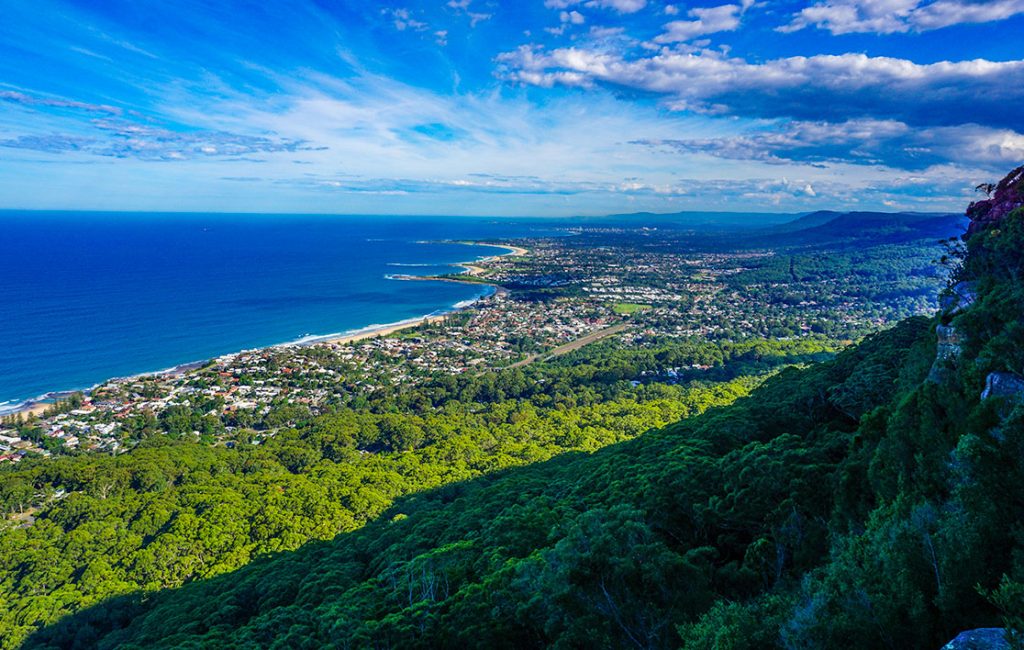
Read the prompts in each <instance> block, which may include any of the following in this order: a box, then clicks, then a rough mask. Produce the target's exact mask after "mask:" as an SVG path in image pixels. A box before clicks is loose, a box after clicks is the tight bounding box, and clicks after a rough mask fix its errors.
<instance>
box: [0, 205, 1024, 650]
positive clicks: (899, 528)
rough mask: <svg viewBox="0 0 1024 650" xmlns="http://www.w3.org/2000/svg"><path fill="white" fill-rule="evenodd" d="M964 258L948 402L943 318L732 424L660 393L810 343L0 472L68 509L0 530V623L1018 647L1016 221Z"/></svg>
mask: <svg viewBox="0 0 1024 650" xmlns="http://www.w3.org/2000/svg"><path fill="white" fill-rule="evenodd" d="M967 248H968V254H967V257H966V259H965V260H964V263H963V266H962V268H961V269H960V270H959V271H958V275H959V277H957V278H956V280H958V281H962V280H970V281H971V282H974V283H976V286H977V299H976V301H975V304H974V305H973V306H972V307H971V308H970V309H968V310H966V311H965V312H963V313H962V314H960V315H958V316H956V317H955V318H953V319H952V321H953V324H954V325H955V326H956V327H957V328H958V330H959V331H960V332H961V333H962V336H963V339H964V346H963V352H962V354H961V356H960V359H959V361H958V362H957V363H956V364H955V366H954V367H952V369H951V372H950V373H949V375H948V376H946V377H945V378H943V380H942V381H941V382H939V383H937V382H934V381H928V380H926V378H927V377H928V375H929V369H930V367H931V365H932V361H933V360H934V359H935V354H936V344H935V332H934V330H935V325H936V321H937V320H938V319H925V318H912V319H908V320H906V321H904V322H902V323H901V324H900V325H898V326H897V327H895V328H893V329H891V330H889V331H886V332H883V333H880V334H877V335H873V336H870V337H868V338H867V339H865V340H864V341H862V342H861V343H859V344H858V345H856V346H853V347H851V348H849V349H847V350H845V351H844V352H842V353H840V354H839V355H838V356H837V357H836V358H835V359H834V360H831V361H826V362H823V363H819V364H815V365H811V366H808V367H805V368H793V367H790V368H787V369H784V370H782V371H780V372H777V374H775V375H774V376H773V377H771V378H770V379H768V380H766V381H765V382H764V383H763V384H761V385H760V386H759V387H757V388H756V389H754V391H753V393H752V394H751V395H750V396H748V397H743V398H740V399H738V400H736V401H735V402H734V403H731V404H729V402H732V400H733V399H734V398H735V397H737V396H738V395H739V394H741V393H743V392H745V387H746V386H748V385H750V384H752V382H751V381H750V380H734V381H733V382H732V383H729V384H725V385H724V386H723V385H699V384H698V385H694V384H685V383H684V384H682V385H679V386H674V385H669V384H667V383H662V382H660V381H655V380H654V379H653V378H656V377H660V376H661V374H662V373H664V372H666V370H667V369H668V368H672V367H674V366H691V365H692V364H695V363H697V364H701V365H704V364H707V365H710V366H712V367H713V371H712V372H713V373H717V374H713V378H715V379H723V380H728V379H731V378H733V377H736V376H738V375H737V374H735V373H736V372H737V371H736V370H735V368H736V365H735V364H751V365H749V366H746V367H748V368H751V369H756V371H765V370H768V369H770V368H772V367H774V366H777V365H781V363H775V362H774V361H772V360H771V359H772V356H773V355H780V356H781V357H783V358H790V360H793V357H792V356H790V355H797V356H799V357H801V358H800V359H799V360H802V361H809V360H811V359H810V358H807V357H805V356H803V355H814V354H816V353H818V352H821V351H822V350H821V349H807V350H802V351H801V350H797V349H794V348H789V349H786V350H785V351H783V350H782V349H780V348H774V347H772V346H771V345H768V346H767V347H764V348H762V349H758V347H757V345H758V344H755V343H746V344H730V345H721V346H717V348H716V349H714V350H712V349H707V348H701V347H700V346H696V347H693V348H689V347H686V346H687V344H685V343H684V344H680V345H679V346H676V347H672V346H666V347H665V348H664V349H658V348H657V347H655V348H653V349H650V350H645V351H629V350H617V349H615V348H614V346H611V345H610V344H605V345H603V346H597V347H595V348H594V349H593V350H591V351H590V353H589V355H584V354H583V353H575V354H574V355H567V356H566V357H564V358H562V359H560V360H558V361H557V362H555V363H553V364H550V365H548V366H545V367H544V369H543V370H542V371H541V370H536V369H532V370H528V371H518V370H515V371H508V372H503V373H497V374H493V373H492V374H489V375H486V376H481V377H479V378H448V379H443V380H438V381H436V382H434V383H430V384H428V385H426V387H425V388H424V389H423V390H415V391H402V390H398V391H396V392H395V394H394V395H391V396H389V397H388V398H384V397H382V396H371V397H370V398H367V399H366V400H365V402H364V403H363V406H365V407H366V408H359V409H357V408H352V407H351V405H348V406H339V408H337V409H336V410H335V411H334V412H333V413H331V414H328V415H325V416H321V417H319V418H315V419H312V420H311V421H310V422H308V423H304V424H302V425H301V426H299V427H297V428H296V429H295V430H291V431H285V432H282V433H280V434H279V435H277V436H275V437H274V438H273V439H271V440H268V441H267V442H266V443H265V444H263V445H260V446H248V445H241V447H240V449H237V450H226V449H221V448H209V447H201V446H196V445H189V444H186V443H181V442H173V441H172V442H167V441H164V440H163V439H155V440H154V441H151V442H148V443H146V444H145V445H143V447H142V448H140V449H138V450H136V451H134V452H132V453H131V454H130V455H127V456H124V457H121V458H117V459H94V460H91V461H90V462H84V461H82V460H81V459H59V460H56V461H54V462H52V463H48V464H43V463H40V464H37V465H35V466H30V467H29V468H28V469H26V470H22V471H19V472H18V473H12V475H11V476H14V477H16V478H17V480H18V481H21V487H19V483H18V482H17V481H7V482H5V491H4V492H3V493H2V497H3V499H4V500H5V501H4V503H5V504H6V505H7V507H8V509H10V510H14V511H17V510H18V508H19V503H20V502H24V501H25V500H26V499H29V501H30V503H35V502H34V501H32V499H34V498H35V497H34V496H33V497H27V496H26V490H25V486H26V485H28V486H30V490H32V491H36V490H39V489H44V488H45V489H51V490H52V489H53V488H54V487H56V486H58V485H59V486H61V487H63V488H65V489H67V490H69V491H70V492H73V494H70V495H69V496H66V497H64V498H63V499H59V500H58V499H56V498H55V500H54V501H53V502H46V504H45V505H44V508H43V510H42V511H41V512H40V515H41V516H40V518H39V519H38V520H37V521H36V523H35V524H34V525H33V526H32V527H31V528H28V529H16V530H10V531H7V532H6V533H5V534H4V537H3V543H4V547H3V550H4V553H2V554H0V557H3V558H4V559H3V560H2V561H3V562H4V564H3V566H2V567H0V575H2V576H3V580H4V583H3V584H2V587H3V588H4V590H5V595H6V594H15V595H17V597H16V598H9V597H8V598H9V599H8V601H7V602H9V603H11V606H10V607H8V610H7V611H6V612H5V613H4V614H3V615H2V616H3V617H4V618H3V619H2V623H3V625H4V629H5V631H7V632H8V633H9V634H10V635H11V636H10V637H9V638H18V637H20V636H24V635H26V634H28V633H29V632H30V631H31V630H32V629H33V628H34V627H37V626H39V625H40V624H43V623H45V624H48V626H47V627H44V628H43V629H42V630H41V631H39V632H36V633H35V634H34V635H33V636H31V637H29V641H28V645H29V646H31V647H53V648H56V647H61V648H64V647H83V648H84V647H100V648H149V647H181V648H185V647H189V648H193V647H237V648H249V647H279V648H321V647H338V648H357V647H375V648H390V647H402V648H405V647H412V648H416V647H424V648H426V647H451V648H463V647H486V648H530V647H556V648H577V647H626V648H678V647H683V648H688V649H712V648H714V649H719V648H723V649H724V648H751V649H752V648H764V647H783V648H793V649H796V648H893V649H896V648H899V649H902V648H910V649H915V648H922V649H924V648H928V649H932V648H937V647H940V646H941V645H942V644H943V643H944V642H946V641H948V640H949V639H950V638H952V637H953V636H955V635H956V633H957V632H959V631H961V630H963V629H967V628H974V627H985V626H1000V625H1002V626H1006V627H1007V628H1008V629H1009V630H1010V632H1009V634H1010V636H1011V638H1012V639H1013V640H1014V641H1015V642H1017V643H1020V640H1021V638H1022V637H1021V634H1024V631H1022V630H1021V626H1022V618H1021V612H1022V610H1021V607H1022V606H1024V605H1022V594H1024V588H1022V587H1021V585H1022V584H1024V524H1022V522H1024V480H1022V478H1024V407H1022V406H1021V405H1019V404H1015V403H1012V402H1007V401H1006V400H1000V399H995V400H985V401H982V400H981V399H980V392H981V388H982V386H983V383H984V378H985V376H986V374H987V373H988V372H990V371H1010V372H1018V373H1019V372H1021V371H1022V363H1024V352H1022V350H1024V346H1022V343H1024V341H1022V339H1021V323H1022V319H1024V290H1022V288H1021V279H1022V276H1021V273H1022V270H1021V255H1022V253H1021V251H1022V250H1024V216H1022V215H1021V214H1020V213H1018V214H1016V215H1014V216H1012V217H1010V218H1008V219H1006V220H1004V221H1003V222H1002V223H1001V224H1000V230H999V231H998V232H997V231H994V230H983V231H981V232H980V233H978V234H977V235H975V236H974V237H972V238H971V240H970V241H969V242H968V245H967ZM773 264H774V263H773ZM776 270H777V269H772V268H766V269H765V272H775V271H776ZM786 272H793V273H799V272H800V271H799V269H796V268H788V269H786ZM745 345H746V346H749V347H743V346H745ZM776 345H778V344H776ZM783 352H784V353H783ZM538 372H543V373H544V374H543V376H541V375H538V374H533V373H538ZM645 372H646V373H648V374H646V375H644V374H640V376H642V377H647V378H648V380H647V384H644V383H641V385H639V386H630V385H629V384H628V382H627V381H626V380H627V379H629V378H631V377H635V376H637V375H638V373H645ZM684 374H685V373H684ZM744 374H745V373H744ZM540 379H543V380H544V381H539V380H540ZM690 379H692V378H690V377H684V380H687V381H688V380H690ZM726 404H728V405H726ZM706 407H711V408H709V409H708V410H707V411H706V412H704V413H703V414H700V415H698V413H700V412H701V411H704V409H705V408H706ZM684 416H693V417H688V418H687V419H683V420H682V421H680V422H678V423H676V424H673V425H670V426H667V427H664V428H662V429H660V430H657V431H648V432H646V433H645V432H644V431H645V430H646V428H647V426H645V425H647V424H648V423H649V422H651V421H653V420H657V419H658V418H664V420H663V421H667V419H678V418H682V417H684ZM640 434H642V435H640ZM562 450H570V451H569V453H563V454H560V455H557V452H559V451H562ZM582 452H593V453H582ZM22 507H24V506H23V505H22ZM115 521H125V522H128V523H127V525H125V526H123V527H118V526H115V525H113V522H115ZM364 522H365V525H363V526H362V527H360V526H361V525H362V524H363V523H364ZM338 533H341V534H338ZM239 540H242V541H241V542H239ZM308 540H315V541H312V542H308V543H307V541H308ZM97 549H100V550H98V551H97ZM123 549H130V552H125V551H124V550H123ZM275 551H280V552H276V553H272V552H275ZM257 556H259V557H257ZM253 557H257V559H256V560H255V561H253V562H250V563H248V564H246V562H247V561H248V560H249V559H250V558H253ZM242 565H245V566H242ZM237 567H241V568H237ZM158 589H159V590H158ZM31 594H38V597H35V598H33V597H32V595H31ZM112 595H116V597H114V598H110V596H112ZM104 598H106V600H102V602H100V601H101V599H104ZM68 603H70V604H68ZM88 605H93V606H91V607H85V608H84V609H81V608H82V607H83V606H88ZM79 609H81V611H78V613H75V614H73V615H71V616H67V617H64V618H63V619H60V620H56V619H57V618H58V617H57V616H56V615H55V614H54V612H55V611H57V612H61V611H75V610H79Z"/></svg>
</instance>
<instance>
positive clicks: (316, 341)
mask: <svg viewBox="0 0 1024 650" xmlns="http://www.w3.org/2000/svg"><path fill="white" fill-rule="evenodd" d="M450 243H457V244H468V245H473V246H490V247H491V248H502V249H505V250H506V251H508V252H506V253H500V254H498V255H488V256H485V257H481V258H478V259H476V260H474V261H473V262H453V263H451V264H449V266H457V267H464V268H465V267H467V266H469V265H472V264H479V263H481V262H487V261H490V260H494V259H497V258H499V257H505V256H508V255H528V254H529V251H528V250H527V249H525V248H521V247H519V246H511V245H505V244H489V243H486V244H485V243H483V242H473V241H459V242H450ZM470 275H473V274H472V273H471V274H470ZM392 279H395V280H403V281H404V280H415V281H423V280H432V281H436V282H459V283H462V284H474V285H479V286H481V287H490V288H491V289H493V291H492V292H491V293H488V294H486V295H482V296H478V297H476V298H472V299H469V300H467V301H462V302H458V303H455V304H454V305H452V306H451V307H447V308H442V309H439V310H436V311H433V312H431V313H429V314H424V315H423V316H416V317H413V318H407V319H404V320H400V321H395V322H392V323H382V324H372V325H366V326H364V327H360V328H355V329H351V330H347V331H345V332H340V333H336V334H324V335H322V336H318V335H314V336H308V335H307V336H302V337H300V338H298V339H296V340H293V341H286V342H284V343H273V344H271V345H262V346H258V347H255V348H243V349H241V350H238V351H236V352H226V353H224V354H220V355H217V356H214V357H210V358H208V359H203V360H198V361H187V362H185V363H180V364H177V365H174V366H171V367H170V368H165V369H163V370H156V371H153V372H140V373H137V374H134V375H124V376H121V377H108V378H107V379H104V380H103V381H101V382H99V383H97V384H93V385H92V386H89V387H88V388H80V389H71V390H55V391H49V392H46V393H43V394H42V395H39V396H37V397H32V398H29V399H26V400H24V401H22V402H19V403H17V404H14V405H12V406H2V405H0V418H7V417H13V416H26V415H36V416H38V415H41V414H42V412H43V411H45V410H46V409H48V408H49V407H51V406H53V405H54V404H56V403H57V402H59V401H60V400H62V399H65V398H67V397H70V396H71V395H74V394H75V393H82V394H84V395H90V394H91V393H92V391H94V390H95V389H97V388H99V387H100V386H102V385H103V384H106V383H107V382H111V381H117V380H123V379H133V378H139V377H164V376H168V375H182V374H185V373H186V372H189V371H192V370H197V369H199V368H202V367H203V366H205V365H206V364H208V363H210V362H211V361H215V360H217V359H220V358H221V357H226V356H229V355H232V354H241V353H243V352H253V351H256V350H269V349H274V348H285V347H307V346H313V345H323V344H328V345H345V344H347V343H355V342H358V341H364V340H368V339H373V338H377V337H381V336H389V335H391V334H395V333H396V332H400V331H402V330H406V329H411V328H413V327H418V326H420V325H426V324H433V323H438V322H441V321H443V320H444V319H445V318H446V317H447V316H449V315H450V314H454V313H456V312H460V311H462V310H464V309H468V308H470V307H472V306H473V305H475V304H476V303H477V302H479V301H480V300H483V299H484V298H489V297H490V296H493V295H495V294H497V293H501V292H504V291H505V290H504V289H502V288H501V287H497V286H495V285H490V284H486V283H481V282H472V281H467V280H459V279H457V278H438V277H432V276H428V275H423V276H415V275H408V276H393V278H392ZM464 303H465V304H464Z"/></svg>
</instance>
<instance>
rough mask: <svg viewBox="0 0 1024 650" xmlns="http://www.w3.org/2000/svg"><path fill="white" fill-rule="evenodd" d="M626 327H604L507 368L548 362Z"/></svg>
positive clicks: (625, 325) (619, 325) (620, 325)
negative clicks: (538, 361)
mask: <svg viewBox="0 0 1024 650" xmlns="http://www.w3.org/2000/svg"><path fill="white" fill-rule="evenodd" d="M626 327H627V324H626V323H619V324H618V325H612V326H611V327H606V328H604V329H603V330H597V331H594V332H591V333H590V334H587V335H585V336H581V337H580V338H578V339H576V340H575V341H570V342H569V343H566V344H564V345H559V346H558V347H557V348H553V349H551V350H548V351H547V352H542V353H540V354H531V355H530V356H528V357H526V358H525V359H523V360H522V361H517V362H515V363H513V364H512V365H511V366H509V368H521V367H523V366H527V365H529V364H531V363H533V362H534V361H537V360H538V359H540V360H541V361H548V360H549V359H553V358H555V357H560V356H562V355H563V354H568V353H569V352H572V351H573V350H579V349H580V348H582V347H583V346H584V345H589V344H591V343H593V342H594V341H600V340H601V339H603V338H607V337H609V336H612V335H613V334H618V333H619V332H621V331H622V330H624V329H626Z"/></svg>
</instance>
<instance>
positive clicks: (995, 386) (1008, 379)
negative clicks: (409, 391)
mask: <svg viewBox="0 0 1024 650" xmlns="http://www.w3.org/2000/svg"><path fill="white" fill-rule="evenodd" d="M990 397H1002V398H1004V399H1010V400H1016V401H1021V402H1024V377H1021V376H1020V375H1017V374H1014V373H1012V372H992V373H989V375H988V377H986V378H985V390H984V391H983V392H982V393H981V399H988V398H990Z"/></svg>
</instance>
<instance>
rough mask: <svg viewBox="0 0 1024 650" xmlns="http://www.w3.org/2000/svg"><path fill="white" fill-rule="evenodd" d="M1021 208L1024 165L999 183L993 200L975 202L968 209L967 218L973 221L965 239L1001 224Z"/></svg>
mask: <svg viewBox="0 0 1024 650" xmlns="http://www.w3.org/2000/svg"><path fill="white" fill-rule="evenodd" d="M1021 206H1024V165H1022V166H1021V167H1018V168H1017V169H1015V170H1013V171H1012V172H1010V173H1009V174H1007V176H1006V178H1004V179H1003V180H1001V181H999V184H998V185H996V187H995V189H994V190H993V192H992V195H991V198H988V199H985V200H984V201H975V202H974V203H972V204H971V205H970V206H969V207H968V208H967V216H968V217H970V219H971V225H970V226H968V227H967V234H966V235H964V238H967V237H970V236H971V235H973V234H974V233H976V232H980V231H982V230H984V229H986V228H988V227H990V226H992V225H993V224H996V223H999V222H1000V221H1002V220H1003V219H1004V218H1005V217H1006V215H1008V214H1010V213H1011V212H1013V211H1014V210H1016V209H1017V208H1019V207H1021Z"/></svg>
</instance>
